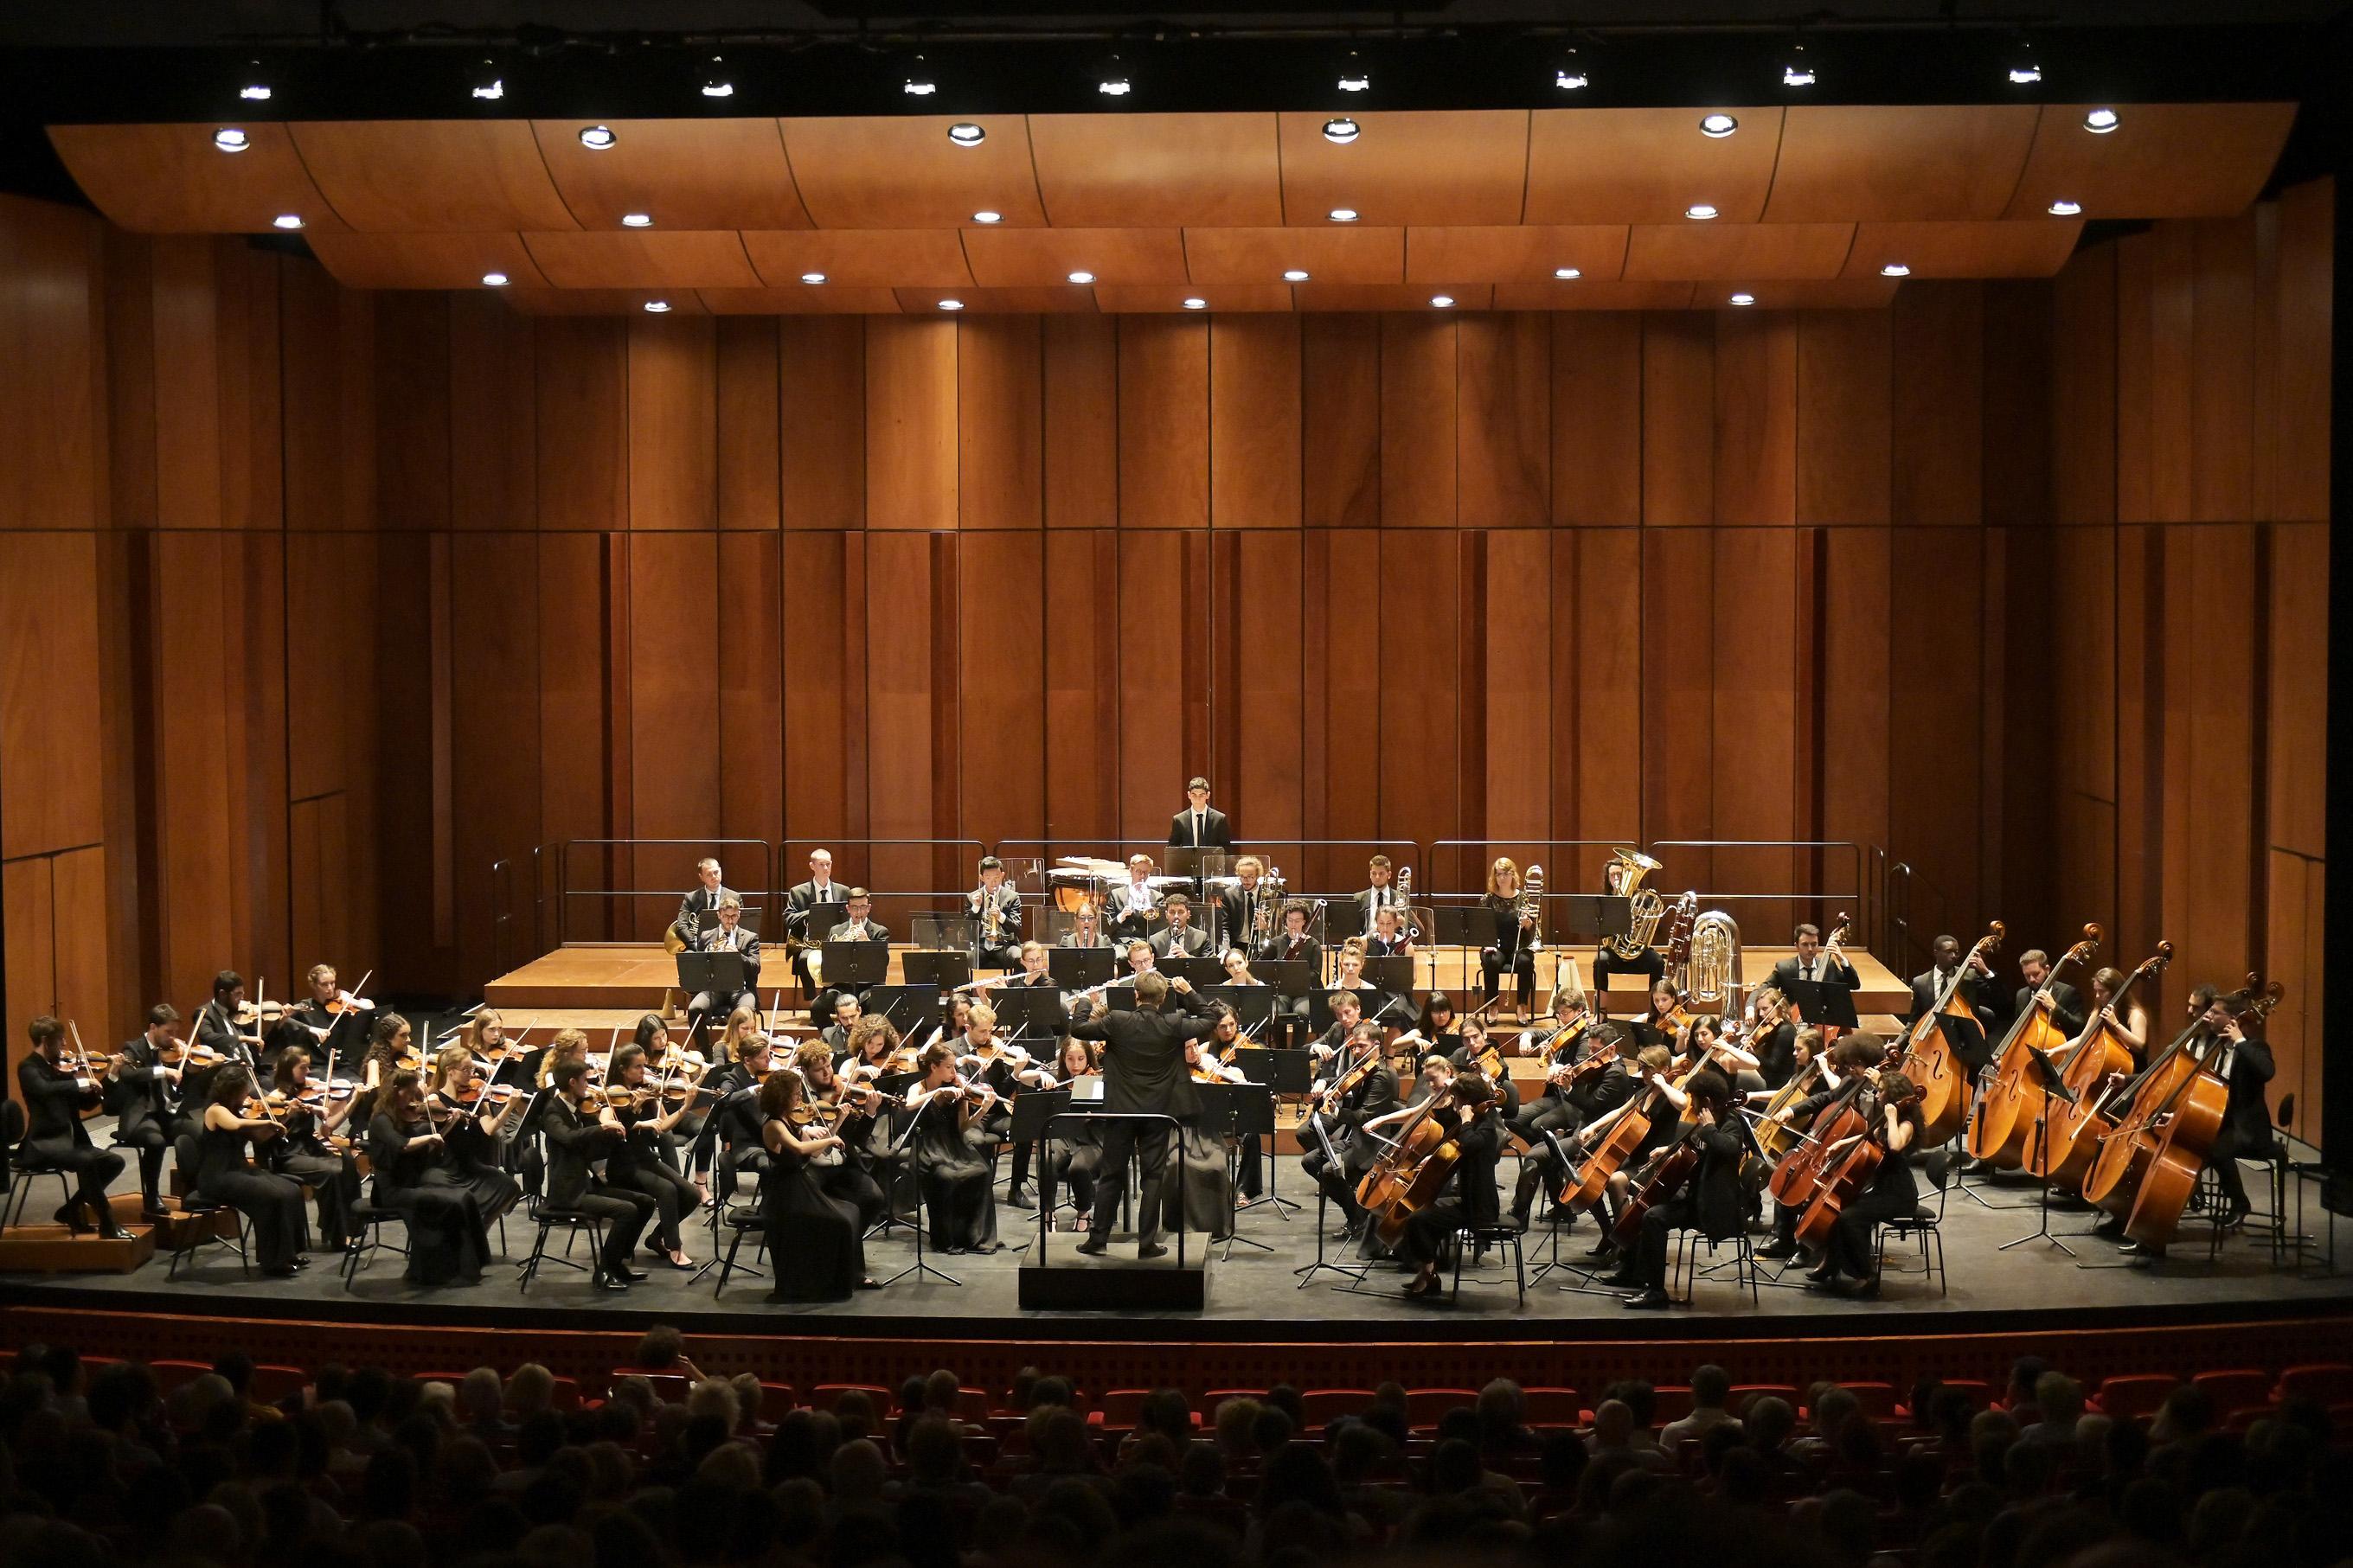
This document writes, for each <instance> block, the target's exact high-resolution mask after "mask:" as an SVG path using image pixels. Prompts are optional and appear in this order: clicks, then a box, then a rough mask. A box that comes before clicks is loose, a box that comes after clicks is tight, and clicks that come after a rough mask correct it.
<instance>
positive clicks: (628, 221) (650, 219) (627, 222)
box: [621, 213, 654, 228]
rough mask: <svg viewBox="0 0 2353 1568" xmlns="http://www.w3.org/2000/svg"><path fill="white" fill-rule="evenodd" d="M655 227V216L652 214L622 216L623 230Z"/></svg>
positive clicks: (627, 214) (625, 214) (624, 214)
mask: <svg viewBox="0 0 2353 1568" xmlns="http://www.w3.org/2000/svg"><path fill="white" fill-rule="evenodd" d="M621 226H622V227H623V228H651V227H653V226H654V215H653V214H651V213H623V214H622V215H621Z"/></svg>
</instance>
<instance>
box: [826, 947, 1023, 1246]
mask: <svg viewBox="0 0 2353 1568" xmlns="http://www.w3.org/2000/svg"><path fill="white" fill-rule="evenodd" d="M830 945H831V944H830V943H828V946H830ZM930 1109H931V1102H930V1101H929V1100H926V1101H924V1102H923V1105H922V1106H921V1107H919V1108H917V1109H916V1110H902V1112H901V1113H900V1114H902V1116H904V1117H905V1118H906V1119H907V1124H906V1125H905V1126H903V1127H902V1128H900V1129H898V1130H897V1131H895V1132H894V1133H892V1138H891V1152H892V1153H893V1154H895V1155H897V1156H898V1157H899V1163H900V1164H901V1165H902V1167H903V1168H905V1169H907V1170H909V1171H913V1169H914V1164H915V1155H914V1151H913V1149H912V1148H911V1147H909V1145H911V1144H913V1142H914V1141H915V1129H916V1128H918V1127H920V1126H922V1125H923V1112H924V1111H925V1110H930ZM989 1201H990V1202H992V1203H993V1202H995V1201H996V1199H995V1198H994V1196H992V1197H991V1198H990V1200H989ZM931 1228H932V1227H931V1226H930V1225H929V1223H927V1222H926V1221H925V1219H924V1217H923V1177H922V1176H921V1175H920V1174H919V1175H917V1176H916V1177H915V1225H914V1231H915V1261H913V1263H910V1264H909V1265H907V1267H906V1268H902V1269H901V1270H899V1272H897V1273H896V1274H893V1275H892V1276H891V1278H889V1279H885V1280H883V1281H882V1283H883V1284H884V1285H896V1284H897V1283H898V1282H899V1281H900V1280H902V1279H905V1278H906V1277H907V1276H908V1275H910V1274H912V1275H913V1276H914V1277H915V1278H916V1279H918V1280H920V1279H923V1277H924V1276H925V1275H929V1276H931V1277H932V1278H933V1279H944V1280H946V1281H947V1282H948V1283H949V1284H951V1285H953V1286H955V1287H956V1289H964V1281H963V1280H961V1279H957V1278H956V1277H955V1275H953V1274H950V1273H948V1272H947V1271H946V1270H944V1269H940V1268H933V1267H932V1266H931V1265H930V1264H928V1263H926V1262H924V1261H923V1236H924V1233H925V1232H927V1231H929V1230H930V1229H931Z"/></svg>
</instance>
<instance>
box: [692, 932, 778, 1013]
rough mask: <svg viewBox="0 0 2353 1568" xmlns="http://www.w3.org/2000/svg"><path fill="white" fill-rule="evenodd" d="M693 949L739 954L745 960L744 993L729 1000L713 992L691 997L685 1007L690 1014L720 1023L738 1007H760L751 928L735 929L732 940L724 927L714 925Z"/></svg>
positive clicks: (757, 942)
mask: <svg viewBox="0 0 2353 1568" xmlns="http://www.w3.org/2000/svg"><path fill="white" fill-rule="evenodd" d="M695 948H696V951H698V952H733V953H736V954H739V955H740V956H741V957H742V958H743V960H744V989H743V990H741V991H739V992H737V993H735V994H733V995H732V996H731V995H724V994H720V993H718V992H715V991H698V992H696V993H695V994H694V1000H693V1001H691V1002H689V1003H688V1004H687V1005H686V1010H687V1011H688V1012H689V1013H693V1014H699V1015H701V1016H702V1017H703V1018H705V1019H711V1018H721V1019H723V1018H725V1017H726V1016H728V1015H729V1014H730V1013H733V1011H735V1009H736V1008H738V1007H757V1006H758V1005H760V939H759V938H758V937H757V936H755V935H754V934H753V931H752V928H751V927H749V926H746V925H741V924H739V925H737V926H736V928H735V934H734V936H733V937H732V938H731V937H729V936H728V934H727V928H726V927H724V926H722V925H717V924H713V925H712V926H710V927H708V928H706V929H705V930H704V931H703V933H702V937H701V938H700V940H698V941H697V942H696V943H695Z"/></svg>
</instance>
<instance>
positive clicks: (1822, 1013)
mask: <svg viewBox="0 0 2353 1568" xmlns="http://www.w3.org/2000/svg"><path fill="white" fill-rule="evenodd" d="M1781 994H1782V995H1784V996H1786V997H1788V999H1789V1000H1790V1001H1791V1002H1793V1003H1795V1004H1796V1005H1797V1008H1798V1014H1799V1016H1800V1017H1801V1018H1803V1019H1804V1020H1805V1021H1806V1022H1807V1023H1809V1024H1816V1025H1828V1026H1833V1027H1836V1028H1840V1029H1859V1028H1861V1027H1862V1018H1861V1017H1860V1016H1857V1015H1856V1013H1855V1010H1854V991H1853V988H1852V987H1851V986H1846V985H1841V984H1838V983H1837V982H1835V981H1831V980H1790V981H1785V982H1783V983H1782V986H1781Z"/></svg>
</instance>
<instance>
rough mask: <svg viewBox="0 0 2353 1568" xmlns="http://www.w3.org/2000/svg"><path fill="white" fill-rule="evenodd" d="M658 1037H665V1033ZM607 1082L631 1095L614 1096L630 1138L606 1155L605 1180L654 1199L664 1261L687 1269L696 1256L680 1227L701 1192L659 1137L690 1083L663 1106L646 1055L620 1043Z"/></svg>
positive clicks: (678, 1111) (677, 1115)
mask: <svg viewBox="0 0 2353 1568" xmlns="http://www.w3.org/2000/svg"><path fill="white" fill-rule="evenodd" d="M649 1016H650V1015H649ZM656 1022H659V1020H658V1019H657V1020H656ZM661 1038H663V1039H667V1038H668V1037H667V1036H666V1035H665V1036H662V1037H661ZM605 1081H606V1083H607V1084H608V1085H609V1086H611V1087H612V1088H613V1089H627V1090H628V1091H629V1094H630V1097H631V1098H630V1099H629V1100H628V1103H627V1104H622V1103H620V1102H619V1101H618V1100H616V1103H615V1113H616V1114H617V1115H618V1116H619V1117H620V1119H621V1124H622V1125H623V1126H625V1127H627V1128H628V1130H629V1139H628V1142H626V1143H624V1144H622V1145H621V1147H619V1148H618V1149H616V1150H615V1151H613V1152H612V1153H611V1154H610V1155H609V1156H607V1159H606V1161H605V1179H606V1180H607V1181H609V1182H611V1183H612V1184H614V1185H616V1186H622V1187H632V1188H635V1189H636V1190H637V1191H638V1192H641V1193H643V1194H646V1196H648V1197H649V1198H651V1199H653V1200H654V1212H655V1215H656V1229H655V1233H654V1235H655V1240H656V1243H657V1244H658V1245H659V1247H660V1248H661V1252H662V1257H663V1258H664V1260H665V1261H667V1262H668V1263H669V1264H670V1267H671V1268H693V1267H694V1259H693V1258H689V1257H688V1256H687V1255H686V1245H685V1241H684V1239H683V1237H681V1235H680V1234H679V1225H680V1222H681V1220H683V1219H684V1218H685V1217H686V1216H687V1215H691V1214H692V1213H694V1212H695V1210H696V1209H698V1208H700V1207H701V1206H702V1191H701V1189H700V1188H698V1187H696V1186H695V1184H693V1183H692V1182H691V1181H689V1180H687V1179H686V1178H685V1177H684V1176H681V1175H680V1174H679V1173H678V1172H677V1171H676V1170H675V1169H673V1168H672V1167H671V1165H670V1162H669V1161H668V1160H667V1159H666V1158H664V1157H663V1147H662V1140H663V1139H665V1138H667V1137H668V1136H669V1135H670V1132H671V1131H672V1130H673V1129H675V1128H676V1127H677V1126H678V1124H679V1122H680V1121H681V1119H682V1118H683V1117H684V1116H685V1114H686V1108H687V1107H688V1106H689V1105H691V1104H692V1103H693V1094H692V1092H691V1085H689V1086H688V1092H687V1093H686V1094H685V1095H684V1097H683V1098H681V1099H679V1100H677V1101H676V1103H674V1104H670V1105H667V1106H665V1105H664V1104H662V1103H661V1096H660V1094H659V1092H658V1091H659V1090H661V1089H664V1088H665V1086H663V1085H661V1084H659V1083H658V1082H657V1081H656V1079H654V1078H653V1076H652V1075H651V1074H650V1073H649V1071H648V1070H647V1068H646V1053H645V1051H644V1049H643V1048H642V1047H638V1046H636V1045H627V1046H623V1047H621V1048H620V1049H619V1050H617V1051H615V1052H614V1053H613V1064H612V1068H611V1070H610V1071H609V1072H607V1074H606V1078H605ZM681 1081H683V1080H680V1079H673V1080H672V1083H671V1085H670V1086H668V1087H670V1088H675V1087H677V1085H678V1083H680V1082H681Z"/></svg>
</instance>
